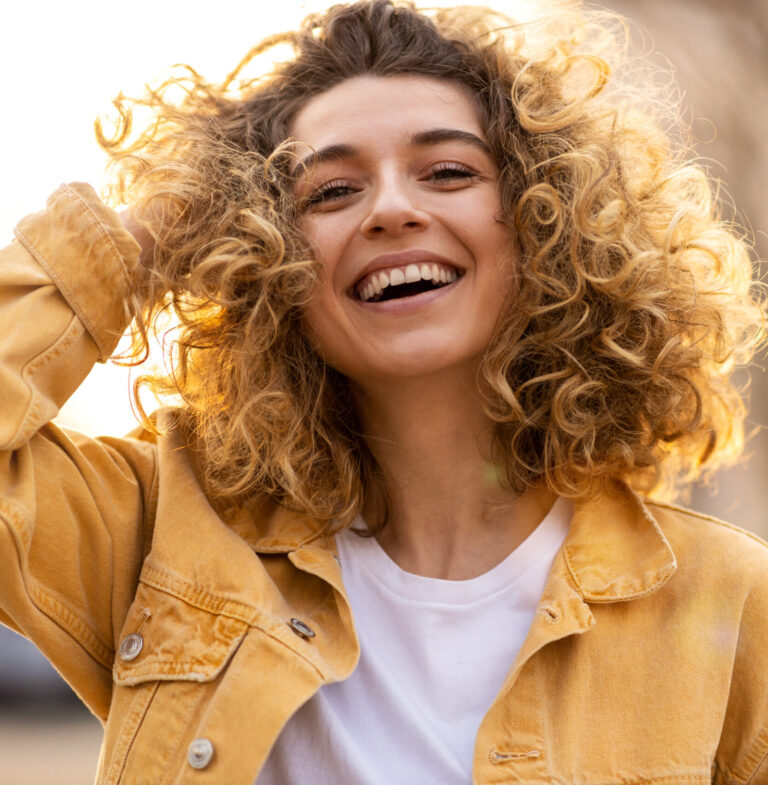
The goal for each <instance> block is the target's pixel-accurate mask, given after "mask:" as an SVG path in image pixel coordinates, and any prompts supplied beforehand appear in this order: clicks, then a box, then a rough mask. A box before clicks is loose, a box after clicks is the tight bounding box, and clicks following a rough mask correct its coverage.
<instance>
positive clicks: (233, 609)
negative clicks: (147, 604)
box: [140, 565, 325, 679]
mask: <svg viewBox="0 0 768 785" xmlns="http://www.w3.org/2000/svg"><path fill="white" fill-rule="evenodd" d="M153 574H155V575H157V576H164V577H166V578H170V579H171V580H172V581H173V582H174V583H175V584H177V585H179V586H181V589H177V588H171V587H170V586H169V585H167V584H164V583H163V582H162V581H160V580H157V579H156V580H155V581H153V580H152V575H153ZM140 582H142V583H144V584H146V585H147V586H151V587H152V588H154V589H157V590H158V591H161V592H164V593H166V594H169V595H171V596H173V597H176V598H177V599H180V600H183V601H184V602H188V603H189V604H190V605H192V606H193V607H196V608H198V610H202V611H206V612H208V613H213V614H216V615H219V616H227V617H229V618H231V619H235V620H236V621H242V622H245V623H246V624H248V626H249V627H253V628H254V629H258V630H260V631H261V632H263V633H264V634H265V635H267V636H268V637H270V638H272V639H273V640H275V641H277V642H278V643H281V644H282V645H283V646H285V647H286V648H287V649H288V650H289V651H290V652H293V654H295V655H297V656H298V657H300V658H301V659H303V660H305V661H306V662H307V664H309V665H311V666H312V667H313V668H314V669H315V670H316V671H317V673H318V674H319V675H320V677H321V678H323V679H325V673H324V672H323V670H322V668H320V667H319V665H318V664H317V663H316V662H314V661H313V659H312V658H311V657H309V656H307V655H306V654H304V653H303V652H301V651H299V650H297V649H295V648H294V647H293V646H291V645H290V644H289V643H288V641H287V640H283V639H282V638H281V637H280V636H279V635H276V634H275V631H274V630H271V629H269V627H268V626H267V625H266V624H265V623H264V622H263V621H262V618H263V614H262V613H261V612H260V611H259V610H258V609H256V608H253V607H251V606H249V605H244V604H243V603H239V602H235V601H234V600H228V599H226V598H224V597H217V596H216V595H215V594H211V593H210V592H207V591H205V590H203V589H199V588H197V587H195V586H193V585H191V584H189V583H187V582H186V581H183V580H182V579H180V578H178V577H177V576H175V575H172V574H171V573H167V572H165V571H163V570H159V569H158V568H157V567H150V566H147V565H145V566H144V569H143V570H142V575H141V578H140ZM184 589H186V590H187V591H184ZM192 595H194V596H195V597H196V598H197V599H198V600H201V599H207V600H214V601H215V602H214V603H213V604H214V607H215V608H217V609H214V608H212V607H211V606H210V604H205V605H204V604H200V603H199V602H195V601H194V600H192ZM243 611H247V613H244V612H243ZM287 629H288V627H287V626H286V630H287Z"/></svg>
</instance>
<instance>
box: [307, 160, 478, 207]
mask: <svg viewBox="0 0 768 785" xmlns="http://www.w3.org/2000/svg"><path fill="white" fill-rule="evenodd" d="M429 175H430V177H429V178H428V179H432V180H434V181H438V182H439V181H450V180H470V179H472V178H474V177H476V176H477V173H476V172H474V171H473V170H472V169H470V168H469V167H468V166H464V165H462V164H455V163H443V164H437V165H436V166H434V167H433V168H432V169H431V170H430V172H429ZM350 191H354V189H353V188H352V186H350V185H348V184H347V183H346V182H345V181H344V180H331V181H329V182H327V183H323V185H321V186H320V187H319V188H318V189H316V190H315V191H314V192H313V193H311V194H310V195H309V196H308V197H307V199H306V201H305V202H304V206H305V208H310V207H313V206H315V205H318V204H322V203H324V202H333V201H336V200H337V199H343V198H344V197H346V196H349V192H350Z"/></svg>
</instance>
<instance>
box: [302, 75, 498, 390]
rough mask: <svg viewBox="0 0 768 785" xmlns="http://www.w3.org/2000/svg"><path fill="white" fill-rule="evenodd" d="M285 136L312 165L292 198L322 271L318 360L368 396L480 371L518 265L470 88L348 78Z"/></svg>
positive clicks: (314, 317)
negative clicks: (392, 386)
mask: <svg viewBox="0 0 768 785" xmlns="http://www.w3.org/2000/svg"><path fill="white" fill-rule="evenodd" d="M292 135H293V136H294V138H295V139H296V140H297V141H298V142H299V143H300V145H299V155H300V156H301V157H302V158H303V157H304V156H305V155H306V156H308V160H307V163H308V164H310V166H309V169H308V171H307V173H306V175H301V176H300V177H299V179H298V181H297V193H298V194H299V196H300V198H302V197H304V206H303V207H302V210H303V217H302V221H303V224H302V225H303V228H304V230H305V231H306V234H307V235H308V237H309V239H310V241H311V242H312V244H313V247H314V250H315V253H316V256H317V258H318V259H319V261H320V262H321V263H322V273H321V283H320V288H319V291H318V292H317V295H316V297H315V299H314V300H313V302H312V304H311V305H310V307H309V309H308V311H307V313H306V317H305V324H306V327H307V330H308V333H309V335H310V337H311V340H312V341H313V343H314V345H315V346H316V348H317V349H318V351H319V352H320V354H321V355H322V356H323V357H324V358H325V359H326V361H327V362H328V363H329V364H330V365H332V366H333V367H335V368H336V369H337V370H339V371H340V372H341V373H344V374H345V375H347V376H349V377H350V378H351V379H353V380H354V381H356V382H358V383H359V384H361V385H362V386H363V387H365V386H366V385H367V384H371V383H376V382H381V381H386V382H387V383H391V382H392V381H394V380H395V379H396V378H400V379H402V378H406V377H419V376H425V375H433V374H435V373H439V372H441V371H445V370H447V369H466V370H467V371H469V372H471V373H474V371H475V370H476V368H477V363H478V360H479V357H480V355H481V354H482V352H483V351H484V349H485V348H486V347H487V345H488V342H489V340H490V337H491V335H492V332H493V329H494V326H495V323H496V320H497V318H498V315H499V312H500V309H501V307H502V303H503V301H504V299H505V296H506V294H507V291H508V289H509V286H510V283H511V280H512V273H513V265H512V264H511V263H509V256H510V253H511V247H512V244H511V240H510V234H509V231H508V229H507V228H506V227H505V226H504V225H502V224H501V223H500V222H499V220H498V218H499V217H500V212H501V210H500V200H499V189H498V182H497V180H498V171H497V168H496V165H495V163H494V161H493V159H492V157H491V155H490V152H489V151H488V149H487V146H486V141H485V138H484V134H483V131H482V129H481V124H480V121H479V119H478V116H477V113H476V112H475V110H474V108H473V106H472V97H471V94H470V92H469V91H468V90H467V89H466V88H464V87H463V86H461V85H458V84H454V83H451V82H445V81H440V80H437V79H432V78H428V77H419V76H395V77H386V78H379V77H370V76H365V77H356V78H354V79H349V80H347V81H345V82H342V83H341V84H339V85H336V86H335V87H333V88H332V89H330V90H328V92H326V93H323V94H321V95H319V96H316V97H314V98H313V99H311V100H310V101H309V102H308V103H307V104H306V105H305V106H304V107H303V108H302V110H301V111H300V112H299V113H298V115H297V116H296V119H295V121H294V124H293V128H292ZM304 145H306V147H304ZM310 148H312V149H310ZM312 150H314V151H315V152H316V153H317V159H316V161H317V163H316V165H312V161H313V158H312ZM505 260H507V261H506V262H505Z"/></svg>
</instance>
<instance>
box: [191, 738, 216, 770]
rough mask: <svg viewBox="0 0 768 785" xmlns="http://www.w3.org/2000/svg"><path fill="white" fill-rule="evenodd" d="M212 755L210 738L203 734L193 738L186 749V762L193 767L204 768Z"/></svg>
mask: <svg viewBox="0 0 768 785" xmlns="http://www.w3.org/2000/svg"><path fill="white" fill-rule="evenodd" d="M212 757H213V744H212V743H211V740H210V739H206V738H205V737H204V736H203V737H202V738H199V739H195V740H194V741H193V742H192V743H191V744H190V745H189V749H188V750H187V763H189V765H190V766H191V767H192V768H193V769H204V768H205V767H206V766H207V765H208V764H209V763H210V762H211V758H212Z"/></svg>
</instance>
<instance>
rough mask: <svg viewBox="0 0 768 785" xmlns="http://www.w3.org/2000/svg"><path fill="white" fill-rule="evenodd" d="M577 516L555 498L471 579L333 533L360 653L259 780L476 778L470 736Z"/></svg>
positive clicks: (448, 781)
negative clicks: (417, 567)
mask: <svg viewBox="0 0 768 785" xmlns="http://www.w3.org/2000/svg"><path fill="white" fill-rule="evenodd" d="M570 517H571V505H570V504H569V503H568V502H567V501H565V500H563V499H559V500H558V501H557V502H555V504H554V505H553V507H552V509H551V510H550V512H549V514H548V515H547V516H546V518H545V519H544V520H543V521H542V522H541V523H540V524H539V526H538V527H537V528H536V529H535V530H534V531H533V533H532V534H531V535H530V536H529V537H528V539H526V540H525V541H524V542H523V543H522V544H521V545H520V546H518V547H517V548H516V549H515V550H514V551H513V552H512V553H511V554H510V555H509V556H508V557H507V558H506V559H505V560H504V561H502V562H501V563H500V564H498V565H497V566H496V567H494V568H493V569H492V570H490V571H489V572H486V573H484V574H483V575H480V576H478V577H477V578H472V579H470V580H465V581H447V580H440V579H437V578H425V577H423V576H421V575H414V574H412V573H408V572H405V571H404V570H402V569H401V568H400V567H398V566H397V564H395V562H393V561H392V559H390V558H389V556H387V554H386V553H385V552H384V551H383V550H382V548H381V546H380V545H379V544H378V543H377V542H376V540H375V539H373V538H363V537H360V536H358V535H356V534H354V533H352V532H350V531H345V532H343V533H341V534H340V535H338V537H337V543H338V549H339V558H340V560H341V565H342V570H343V575H344V585H345V587H346V589H347V593H348V595H349V600H350V604H351V606H352V612H353V615H354V619H355V626H356V629H357V633H358V636H359V639H360V650H361V651H360V662H359V664H358V666H357V668H356V669H355V671H354V673H353V674H352V675H351V676H350V677H349V678H348V679H347V680H346V681H343V682H339V683H337V684H329V685H326V686H324V687H322V688H321V689H320V690H319V691H318V692H317V693H316V694H315V695H314V696H313V697H312V698H311V699H310V700H309V701H307V703H305V704H304V706H302V707H301V708H300V709H299V711H298V712H297V713H296V714H295V715H294V716H293V717H292V718H291V719H290V720H289V721H288V723H287V725H286V727H285V728H284V729H283V731H282V733H281V734H280V736H279V738H278V739H277V742H276V744H275V747H274V748H273V750H272V752H271V753H270V755H269V758H268V759H267V762H266V764H265V766H264V769H263V770H262V772H261V774H260V775H259V777H258V778H257V780H256V784H257V785H298V783H302V785H304V783H310V782H311V783H344V785H392V783H431V782H435V783H438V782H439V783H440V784H441V785H467V783H470V782H471V781H472V756H473V752H474V744H475V737H476V736H477V731H478V728H479V727H480V723H481V722H482V720H483V717H484V716H485V714H486V713H487V712H488V709H489V708H490V706H491V704H492V703H493V700H494V698H495V697H496V694H497V693H498V691H499V689H500V688H501V685H502V683H503V681H504V679H505V678H506V675H507V673H508V672H509V669H510V668H511V666H512V662H513V661H514V659H515V656H516V655H517V653H518V651H519V649H520V647H521V646H522V643H523V640H524V639H525V636H526V634H527V632H528V628H529V627H530V625H531V622H532V620H533V617H534V614H535V612H536V607H537V605H538V602H539V599H540V597H541V594H542V591H543V589H544V584H545V582H546V579H547V576H548V574H549V571H550V568H551V566H552V562H553V560H554V558H555V555H556V554H557V552H558V550H559V549H560V546H561V545H562V542H563V540H564V539H565V535H566V532H567V531H568V526H569V523H570Z"/></svg>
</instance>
